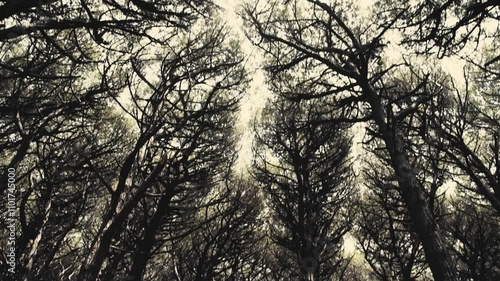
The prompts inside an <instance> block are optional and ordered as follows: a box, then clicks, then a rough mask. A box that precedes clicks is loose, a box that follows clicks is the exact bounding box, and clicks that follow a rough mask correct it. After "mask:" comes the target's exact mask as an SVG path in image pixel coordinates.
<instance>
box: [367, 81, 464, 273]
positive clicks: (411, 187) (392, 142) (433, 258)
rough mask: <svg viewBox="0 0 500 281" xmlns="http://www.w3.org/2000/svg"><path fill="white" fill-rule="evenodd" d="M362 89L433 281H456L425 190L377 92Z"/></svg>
mask: <svg viewBox="0 0 500 281" xmlns="http://www.w3.org/2000/svg"><path fill="white" fill-rule="evenodd" d="M361 86H362V88H363V92H364V94H365V95H366V96H367V98H368V102H369V103H370V106H371V111H372V114H373V117H374V120H375V123H376V125H377V126H378V129H379V132H380V133H381V135H382V139H383V140H384V142H385V145H386V147H387V150H388V152H389V155H390V159H391V164H392V167H393V169H394V170H395V171H396V178H397V180H398V183H399V187H400V191H401V194H402V197H403V200H404V202H405V204H406V206H407V208H408V210H409V213H410V216H411V221H412V223H413V228H414V230H415V232H416V233H417V235H418V237H419V238H420V240H421V242H422V245H423V248H424V252H425V257H426V260H427V263H428V264H429V267H430V269H431V271H432V274H433V276H434V279H435V280H437V281H458V277H457V274H456V269H455V267H454V265H453V260H452V258H451V256H450V254H449V250H448V249H449V247H448V245H447V242H446V238H445V237H444V236H443V232H442V231H441V229H440V227H439V225H437V224H436V223H435V222H434V219H433V215H432V212H431V210H430V206H429V203H428V201H427V199H426V196H425V193H424V187H423V186H422V183H421V182H420V181H419V180H418V179H417V177H416V175H415V173H414V172H413V171H412V167H411V165H410V163H409V161H408V158H407V157H406V154H405V149H404V145H403V141H402V139H401V136H399V135H398V134H397V132H396V131H394V130H392V129H391V128H390V127H389V125H388V124H387V121H386V115H385V111H384V109H383V106H382V103H381V101H380V97H379V95H378V93H377V91H376V90H375V89H374V88H373V86H372V85H370V84H369V83H361Z"/></svg>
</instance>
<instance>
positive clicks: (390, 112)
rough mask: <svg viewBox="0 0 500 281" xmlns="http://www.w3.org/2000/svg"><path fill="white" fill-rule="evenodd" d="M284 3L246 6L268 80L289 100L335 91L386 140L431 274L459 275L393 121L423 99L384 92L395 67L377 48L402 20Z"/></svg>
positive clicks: (337, 6)
mask: <svg viewBox="0 0 500 281" xmlns="http://www.w3.org/2000/svg"><path fill="white" fill-rule="evenodd" d="M298 2H300V4H299V3H298ZM287 3H288V5H285V6H284V5H280V3H279V1H271V2H269V3H268V4H267V5H261V6H258V5H255V6H252V5H247V6H246V7H245V9H244V12H243V17H244V18H245V20H246V22H247V23H248V24H249V25H250V26H251V29H249V30H248V32H249V37H250V39H251V40H252V41H253V42H254V43H255V44H256V45H257V46H260V47H261V49H262V50H263V51H264V52H265V54H266V55H267V57H268V58H269V60H268V61H267V63H268V65H269V70H270V73H271V74H272V75H271V78H272V79H273V80H274V81H277V82H275V83H281V84H282V85H283V87H288V90H287V91H286V95H287V96H288V97H290V98H292V99H308V98H309V99H310V98H315V97H316V98H317V97H318V96H331V97H332V99H334V100H335V103H336V105H337V107H340V108H343V109H344V112H349V113H350V114H351V116H349V117H350V118H348V119H349V120H347V121H350V122H356V121H366V120H371V121H372V122H373V124H374V125H375V135H376V137H377V138H380V139H381V140H382V141H383V143H384V145H385V150H386V151H387V153H388V157H389V160H390V161H389V163H390V164H391V166H392V168H393V169H394V173H395V179H396V180H397V181H398V188H399V190H400V192H401V197H402V198H403V200H404V202H405V205H406V207H407V208H408V210H409V214H410V217H411V220H412V222H413V227H414V230H415V232H416V233H417V235H418V237H419V239H420V241H421V242H422V245H423V248H424V251H425V256H426V260H427V262H428V263H429V266H430V269H431V270H432V273H433V275H434V278H435V279H437V280H457V275H456V270H455V268H454V262H453V260H452V257H451V254H450V250H449V248H450V245H448V241H447V240H446V238H445V234H444V231H443V230H442V228H441V226H440V225H439V224H438V223H436V222H435V220H434V218H433V215H432V207H431V205H430V203H429V201H428V200H427V197H426V193H425V187H424V184H423V182H422V181H421V180H420V179H419V178H418V177H417V174H416V171H414V170H413V167H412V164H411V162H410V156H409V151H408V148H407V147H406V146H405V142H404V139H405V137H404V132H403V131H402V130H401V129H400V128H399V127H398V126H397V125H396V126H395V125H393V124H395V123H396V122H397V121H399V120H402V119H404V118H408V113H410V112H412V111H414V110H415V108H416V107H417V106H419V105H420V104H421V103H422V102H423V101H425V98H424V99H423V100H421V99H420V98H422V97H419V96H418V95H411V96H410V95H408V98H409V101H410V102H407V103H405V104H404V106H405V107H404V108H400V109H398V108H392V107H388V106H387V104H388V100H387V98H386V96H385V95H384V93H383V89H384V88H383V83H384V80H385V78H386V77H385V76H386V74H387V73H388V72H390V71H391V70H393V69H394V68H396V67H397V66H398V65H390V66H387V67H380V66H378V65H377V61H380V56H379V54H378V53H380V52H381V51H383V50H384V41H383V38H384V35H385V33H386V32H387V30H388V29H389V28H390V27H391V26H392V25H393V24H394V23H395V22H396V21H397V18H389V19H388V20H387V21H386V28H383V29H378V30H377V29H373V28H370V27H373V25H369V24H368V23H363V22H362V21H361V20H359V19H356V18H355V14H354V12H353V10H352V8H350V7H349V5H348V4H342V3H339V2H335V3H326V2H323V1H313V0H310V1H287ZM302 65H306V66H307V71H305V72H302V71H298V74H295V75H294V74H292V75H294V76H293V77H294V78H295V79H290V73H293V72H294V71H295V70H296V69H298V68H299V66H302ZM424 82H425V80H424ZM423 84H424V85H425V84H426V83H423ZM295 86H302V87H304V88H308V89H310V90H309V91H308V92H305V93H306V94H301V93H304V92H297V91H295V88H294V87H295ZM420 88H421V87H418V86H417V87H416V88H414V89H410V91H408V93H412V92H418V91H419V90H420ZM363 113H365V114H363Z"/></svg>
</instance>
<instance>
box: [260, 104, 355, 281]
mask: <svg viewBox="0 0 500 281" xmlns="http://www.w3.org/2000/svg"><path fill="white" fill-rule="evenodd" d="M324 112H327V113H326V114H325V113H324ZM325 115H327V116H328V115H331V114H328V108H326V107H324V106H322V104H321V101H310V102H300V103H299V102H289V101H287V100H286V99H282V98H276V99H273V100H271V101H270V102H269V104H268V106H267V107H266V108H265V109H264V112H263V114H262V117H261V121H260V122H259V123H258V125H257V128H256V139H257V140H256V149H255V157H256V160H255V163H254V165H253V169H254V173H255V177H256V179H257V181H258V182H259V184H260V186H262V188H263V189H264V191H265V192H266V194H267V196H268V197H269V207H270V208H271V209H272V210H273V211H272V212H271V214H272V215H271V217H272V221H271V222H270V225H269V227H270V230H269V231H270V234H269V235H270V239H271V240H272V241H273V242H274V243H275V244H276V245H277V248H276V257H275V258H276V259H277V260H278V261H277V266H278V267H280V268H283V270H284V273H283V275H282V278H291V279H298V280H330V279H331V278H342V272H343V271H345V269H346V267H347V265H348V259H346V258H344V257H343V256H342V241H343V236H344V235H345V234H346V233H347V231H349V229H350V224H351V223H352V221H351V220H350V215H349V208H348V205H349V202H350V200H351V198H350V197H352V196H353V187H352V185H351V182H350V175H349V171H350V164H349V160H348V157H347V156H348V153H349V143H348V141H349V138H348V137H347V136H346V135H347V128H346V126H342V125H340V124H332V123H331V122H328V123H323V122H319V121H321V120H322V119H324V118H325ZM275 270H276V269H275ZM280 270H281V269H280Z"/></svg>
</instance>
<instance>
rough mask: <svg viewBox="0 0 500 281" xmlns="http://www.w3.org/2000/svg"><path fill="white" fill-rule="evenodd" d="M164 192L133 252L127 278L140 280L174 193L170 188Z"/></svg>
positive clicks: (134, 280) (135, 280)
mask: <svg viewBox="0 0 500 281" xmlns="http://www.w3.org/2000/svg"><path fill="white" fill-rule="evenodd" d="M166 192H167V193H166V194H164V195H163V196H162V198H161V199H160V202H159V203H158V205H157V206H158V207H157V208H156V212H155V213H154V215H153V217H152V218H151V221H150V223H149V225H148V227H147V229H145V233H144V237H143V238H142V240H141V242H140V243H139V245H138V247H137V249H136V251H135V253H134V258H133V262H132V267H131V268H130V271H129V274H128V277H127V280H133V281H141V280H142V276H143V274H144V270H145V269H146V265H147V263H148V260H149V258H150V255H151V249H152V248H153V246H154V244H155V236H156V233H157V231H158V229H159V228H160V226H161V223H162V218H163V217H164V216H165V214H166V213H167V211H168V205H169V203H170V200H171V199H172V197H173V195H174V193H173V189H172V188H171V189H170V190H167V191H166Z"/></svg>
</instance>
